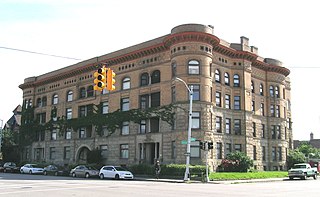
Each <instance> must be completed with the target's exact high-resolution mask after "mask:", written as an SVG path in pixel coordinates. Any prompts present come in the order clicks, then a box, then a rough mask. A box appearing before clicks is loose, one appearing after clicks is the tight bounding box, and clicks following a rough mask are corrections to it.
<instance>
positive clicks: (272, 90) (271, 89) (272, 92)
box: [269, 86, 274, 97]
mask: <svg viewBox="0 0 320 197" xmlns="http://www.w3.org/2000/svg"><path fill="white" fill-rule="evenodd" d="M269 91H270V97H274V88H273V86H270V88H269Z"/></svg>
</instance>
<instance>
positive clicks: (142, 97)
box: [140, 94, 149, 109]
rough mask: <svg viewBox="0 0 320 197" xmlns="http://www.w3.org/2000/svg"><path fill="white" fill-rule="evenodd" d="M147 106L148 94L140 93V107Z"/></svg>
mask: <svg viewBox="0 0 320 197" xmlns="http://www.w3.org/2000/svg"><path fill="white" fill-rule="evenodd" d="M147 108H149V95H148V94H145V95H140V109H147Z"/></svg>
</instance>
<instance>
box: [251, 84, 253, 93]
mask: <svg viewBox="0 0 320 197" xmlns="http://www.w3.org/2000/svg"><path fill="white" fill-rule="evenodd" d="M251 92H252V93H254V83H253V81H251Z"/></svg>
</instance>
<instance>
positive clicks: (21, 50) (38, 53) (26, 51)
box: [0, 46, 81, 60]
mask: <svg viewBox="0 0 320 197" xmlns="http://www.w3.org/2000/svg"><path fill="white" fill-rule="evenodd" d="M0 48H1V49H7V50H13V51H20V52H25V53H33V54H37V55H46V56H51V57H58V58H64V59H72V60H81V59H78V58H73V57H66V56H60V55H52V54H47V53H40V52H34V51H28V50H23V49H14V48H10V47H2V46H0Z"/></svg>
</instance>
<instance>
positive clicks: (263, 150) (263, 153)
mask: <svg viewBox="0 0 320 197" xmlns="http://www.w3.org/2000/svg"><path fill="white" fill-rule="evenodd" d="M265 160H266V147H265V146H262V161H265Z"/></svg>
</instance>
